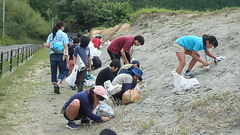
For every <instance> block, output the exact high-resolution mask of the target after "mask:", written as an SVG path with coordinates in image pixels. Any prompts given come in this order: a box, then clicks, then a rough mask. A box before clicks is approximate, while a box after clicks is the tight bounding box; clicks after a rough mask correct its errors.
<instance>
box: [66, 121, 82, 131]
mask: <svg viewBox="0 0 240 135" xmlns="http://www.w3.org/2000/svg"><path fill="white" fill-rule="evenodd" d="M66 127H67V128H69V129H79V128H80V126H79V125H77V124H76V123H75V122H74V121H68V124H67V125H66Z"/></svg>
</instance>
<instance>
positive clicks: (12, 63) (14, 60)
mask: <svg viewBox="0 0 240 135" xmlns="http://www.w3.org/2000/svg"><path fill="white" fill-rule="evenodd" d="M40 48H41V46H40V45H37V44H35V45H29V46H24V47H18V48H17V49H11V51H7V52H1V53H0V77H1V76H2V75H3V74H5V73H8V72H12V71H13V69H15V68H16V67H18V66H19V65H20V64H22V63H24V62H25V61H26V60H27V59H28V58H30V57H32V56H33V55H34V53H35V52H36V51H37V50H39V49H40Z"/></svg>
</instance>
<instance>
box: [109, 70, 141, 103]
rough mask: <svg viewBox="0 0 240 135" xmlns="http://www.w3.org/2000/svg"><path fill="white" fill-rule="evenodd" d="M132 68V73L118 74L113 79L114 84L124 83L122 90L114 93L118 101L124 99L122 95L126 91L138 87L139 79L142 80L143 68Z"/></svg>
mask: <svg viewBox="0 0 240 135" xmlns="http://www.w3.org/2000/svg"><path fill="white" fill-rule="evenodd" d="M131 70H132V73H133V74H132V75H130V74H119V75H117V76H116V77H115V78H114V79H113V81H112V85H113V86H114V85H117V84H119V85H122V89H121V91H120V92H118V93H116V94H114V95H112V96H113V98H114V100H115V101H116V102H117V104H118V102H119V100H122V95H123V93H124V92H125V91H127V90H130V89H133V88H135V87H136V85H137V80H142V79H141V78H142V74H143V72H142V70H141V69H140V68H137V67H136V68H133V69H131Z"/></svg>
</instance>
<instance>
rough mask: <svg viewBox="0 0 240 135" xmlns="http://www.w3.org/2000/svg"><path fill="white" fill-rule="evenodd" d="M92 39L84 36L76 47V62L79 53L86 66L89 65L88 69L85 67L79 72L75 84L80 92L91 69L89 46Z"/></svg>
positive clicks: (74, 58)
mask: <svg viewBox="0 0 240 135" xmlns="http://www.w3.org/2000/svg"><path fill="white" fill-rule="evenodd" d="M90 41H91V39H90V38H89V37H87V36H82V37H81V38H80V42H81V44H80V45H79V46H77V47H76V48H75V49H74V57H73V60H74V63H75V64H76V61H77V55H79V56H80V58H81V59H82V61H83V63H84V64H85V66H86V67H88V69H83V70H81V71H78V72H77V79H76V82H75V84H76V86H77V88H78V92H80V91H82V90H83V87H84V82H85V76H86V73H87V70H88V71H89V72H90V71H91V58H90V48H89V47H88V44H89V42H90Z"/></svg>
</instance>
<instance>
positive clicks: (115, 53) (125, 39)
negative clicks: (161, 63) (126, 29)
mask: <svg viewBox="0 0 240 135" xmlns="http://www.w3.org/2000/svg"><path fill="white" fill-rule="evenodd" d="M143 44H144V38H143V36H141V35H137V36H135V37H132V36H121V37H118V38H116V39H114V40H113V41H112V42H111V44H110V45H109V46H108V48H107V51H108V54H109V56H110V58H111V60H113V59H118V60H119V61H120V58H121V57H122V59H123V62H124V64H129V63H130V62H131V57H132V52H131V47H132V46H133V45H135V46H140V45H143Z"/></svg>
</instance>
